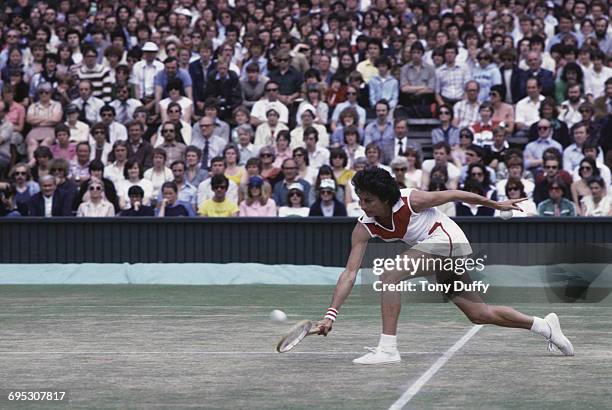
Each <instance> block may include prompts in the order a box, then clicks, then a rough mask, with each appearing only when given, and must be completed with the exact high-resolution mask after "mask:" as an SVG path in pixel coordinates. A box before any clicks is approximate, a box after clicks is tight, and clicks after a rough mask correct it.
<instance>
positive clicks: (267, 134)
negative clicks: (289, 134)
mask: <svg viewBox="0 0 612 410" xmlns="http://www.w3.org/2000/svg"><path fill="white" fill-rule="evenodd" d="M279 118H280V116H279V113H278V111H276V109H275V108H270V109H269V110H268V111H267V112H266V122H263V123H261V124H260V125H259V126H258V127H257V130H256V131H255V145H259V146H265V145H270V146H273V145H274V144H275V143H276V136H277V135H278V133H279V132H281V131H285V130H289V128H288V127H287V126H286V125H285V124H283V123H282V122H280V121H279Z"/></svg>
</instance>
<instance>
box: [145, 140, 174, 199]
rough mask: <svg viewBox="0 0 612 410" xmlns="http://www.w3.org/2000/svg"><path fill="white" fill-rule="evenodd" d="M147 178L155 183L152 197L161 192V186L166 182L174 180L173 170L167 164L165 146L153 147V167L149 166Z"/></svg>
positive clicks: (154, 197)
mask: <svg viewBox="0 0 612 410" xmlns="http://www.w3.org/2000/svg"><path fill="white" fill-rule="evenodd" d="M144 177H145V179H148V180H149V181H151V183H152V184H153V193H152V199H155V200H156V198H157V197H158V196H159V195H160V193H161V186H162V185H163V183H164V182H169V181H172V179H173V178H174V177H173V176H172V170H171V169H170V168H168V167H167V166H166V151H165V150H164V149H163V148H153V168H149V169H147V170H146V171H145V173H144Z"/></svg>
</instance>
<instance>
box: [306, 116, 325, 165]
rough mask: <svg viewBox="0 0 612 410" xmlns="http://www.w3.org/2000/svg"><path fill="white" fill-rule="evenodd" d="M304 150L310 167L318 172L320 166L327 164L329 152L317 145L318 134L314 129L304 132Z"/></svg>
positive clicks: (310, 128)
mask: <svg viewBox="0 0 612 410" xmlns="http://www.w3.org/2000/svg"><path fill="white" fill-rule="evenodd" d="M304 148H306V152H307V153H308V162H309V164H310V167H312V168H314V169H315V170H318V169H319V168H320V167H321V166H322V165H325V164H329V150H328V149H327V148H323V147H322V146H321V145H319V132H318V131H317V129H316V128H314V127H308V128H306V129H305V130H304Z"/></svg>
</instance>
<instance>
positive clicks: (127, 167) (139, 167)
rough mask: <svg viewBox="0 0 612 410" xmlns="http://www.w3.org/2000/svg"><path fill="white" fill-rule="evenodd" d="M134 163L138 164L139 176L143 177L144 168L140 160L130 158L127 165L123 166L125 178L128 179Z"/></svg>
mask: <svg viewBox="0 0 612 410" xmlns="http://www.w3.org/2000/svg"><path fill="white" fill-rule="evenodd" d="M134 165H138V178H140V179H142V175H143V174H144V169H143V168H142V165H140V162H138V161H137V160H136V159H134V158H130V159H128V160H127V161H126V162H125V166H124V167H123V178H125V179H128V170H129V169H130V168H132V167H133V166H134Z"/></svg>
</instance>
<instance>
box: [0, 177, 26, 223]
mask: <svg viewBox="0 0 612 410" xmlns="http://www.w3.org/2000/svg"><path fill="white" fill-rule="evenodd" d="M16 195H17V189H16V188H15V184H13V183H10V184H6V186H3V187H0V218H15V217H21V216H28V207H27V205H26V204H24V203H23V202H17V200H16Z"/></svg>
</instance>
